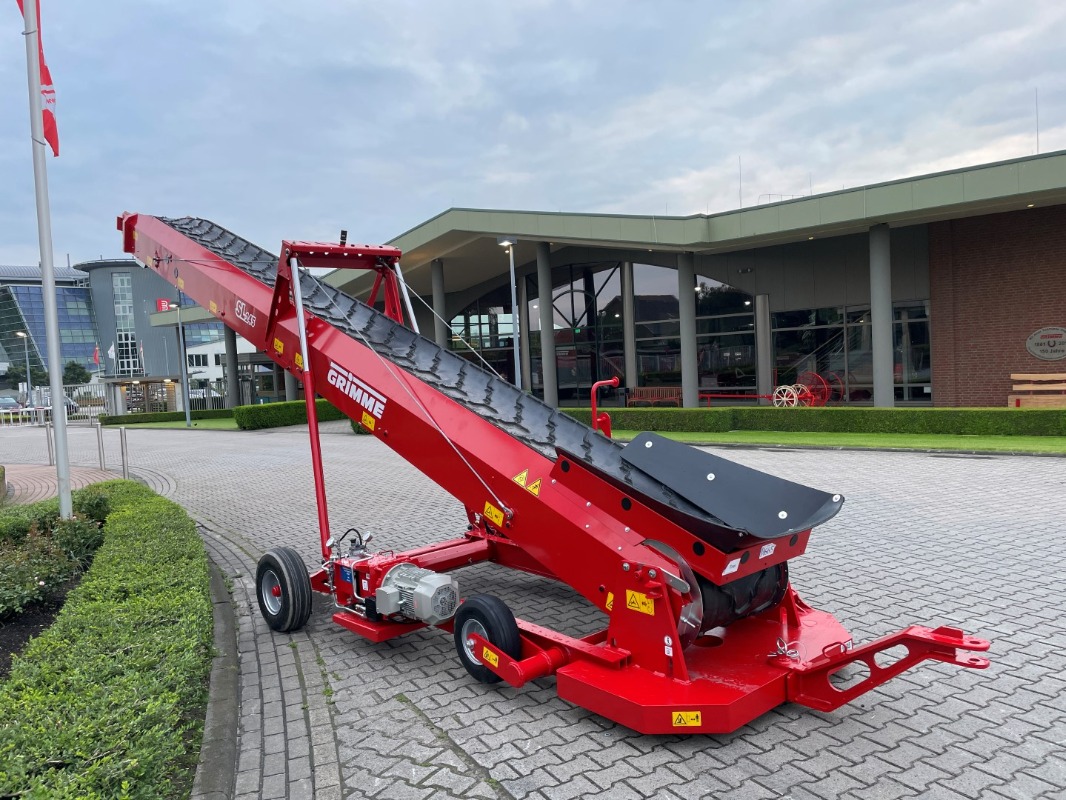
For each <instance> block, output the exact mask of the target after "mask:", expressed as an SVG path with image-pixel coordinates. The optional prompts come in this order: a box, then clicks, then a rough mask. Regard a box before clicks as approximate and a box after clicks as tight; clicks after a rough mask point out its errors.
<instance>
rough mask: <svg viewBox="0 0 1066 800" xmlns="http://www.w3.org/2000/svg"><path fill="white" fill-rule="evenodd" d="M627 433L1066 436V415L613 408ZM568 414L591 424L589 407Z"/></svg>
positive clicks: (983, 410) (618, 423)
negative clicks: (731, 431) (737, 431)
mask: <svg viewBox="0 0 1066 800" xmlns="http://www.w3.org/2000/svg"><path fill="white" fill-rule="evenodd" d="M604 410H606V411H608V412H609V413H610V415H611V424H612V427H613V428H615V429H616V430H627V431H634V430H635V431H694V432H710V433H714V432H720V431H729V430H739V431H799V432H815V433H816V432H819V431H821V432H825V433H925V434H928V433H943V434H956V435H971V436H1066V412H1063V411H1059V410H1056V409H1045V408H1032V409H1028V408H1022V409H1017V408H869V407H860V408H854V407H849V408H829V407H826V408H774V407H773V406H726V407H720V408H607V409H604ZM566 413H567V414H569V415H570V416H572V417H574V419H577V420H579V421H581V422H583V423H585V424H586V425H588V424H590V422H591V420H592V412H591V411H590V410H589V409H587V408H568V409H566Z"/></svg>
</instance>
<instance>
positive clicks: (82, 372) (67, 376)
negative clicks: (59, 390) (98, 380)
mask: <svg viewBox="0 0 1066 800" xmlns="http://www.w3.org/2000/svg"><path fill="white" fill-rule="evenodd" d="M92 379H93V376H92V375H90V374H89V370H87V369H85V367H83V366H82V365H81V364H79V363H78V362H77V361H68V362H67V363H66V364H65V365H64V366H63V383H64V384H65V385H66V386H71V385H72V384H82V383H88V382H89V381H91V380H92Z"/></svg>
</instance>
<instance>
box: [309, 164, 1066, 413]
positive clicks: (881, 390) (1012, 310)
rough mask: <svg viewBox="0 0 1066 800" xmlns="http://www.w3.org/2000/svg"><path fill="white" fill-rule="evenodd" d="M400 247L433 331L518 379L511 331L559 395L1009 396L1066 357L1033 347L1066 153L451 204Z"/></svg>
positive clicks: (992, 402)
mask: <svg viewBox="0 0 1066 800" xmlns="http://www.w3.org/2000/svg"><path fill="white" fill-rule="evenodd" d="M507 241H511V242H515V244H514V245H513V248H514V249H513V253H514V260H515V273H516V285H515V294H516V296H517V303H516V305H515V306H512V302H511V281H510V277H509V254H508V251H507V247H506V246H504V247H501V246H500V245H501V243H505V242H507ZM388 244H391V245H393V246H395V247H398V248H400V249H401V250H402V251H403V252H404V257H403V269H404V275H405V278H406V279H407V281H408V283H409V285H410V287H411V288H412V289H413V290H414V291H415V292H416V293H417V294H419V295H420V296H422V297H423V298H424V299H425V303H424V304H417V303H416V307H417V306H422V307H421V308H417V310H416V317H417V318H418V319H419V323H420V326H421V328H422V332H423V334H424V335H428V336H430V337H433V338H436V340H437V341H438V343H440V344H441V345H442V346H446V347H451V348H454V349H456V350H457V351H461V352H463V353H464V354H465V355H467V357H469V358H472V359H475V360H483V361H484V362H486V363H487V364H488V365H489V366H491V367H492V368H493V369H494V370H496V371H497V372H499V373H500V374H501V375H503V376H505V377H507V378H509V379H512V380H514V379H515V377H516V375H515V366H514V356H513V350H512V346H513V342H514V337H515V335H516V334H517V335H518V337H519V343H520V352H521V360H520V370H521V375H520V376H517V377H519V378H520V379H521V385H522V386H523V387H524V388H527V389H531V390H532V391H533V392H535V393H536V394H538V395H539V396H542V397H543V398H544V399H545V400H546V401H547V402H549V403H552V404H559V403H562V404H580V405H587V404H588V395H589V390H590V388H591V386H592V383H593V382H595V381H597V380H603V379H607V378H610V377H613V376H617V377H619V378H620V380H621V381H622V383H623V385H624V386H626V387H638V386H672V387H678V388H679V389H680V390H681V393H682V396H683V401H684V405H686V406H696V405H699V404H701V402H702V403H704V404H705V403H706V402H708V401H712V402H716V401H715V399H714V398H712V397H710V396H711V395H718V394H723V395H724V394H735V395H741V396H745V397H750V398H753V399H752V400H750V401H748V402H755V400H754V397H755V396H756V395H767V394H769V393H770V392H772V390H773V387H775V386H778V385H783V384H791V383H794V382H797V381H805V380H806V379H807V378H809V376H810V375H811V374H816V375H817V376H818V377H819V378H820V379H821V380H824V381H825V385H826V386H827V387H828V391H829V392H830V401H831V402H832V403H837V404H874V405H879V406H889V405H897V404H902V405H944V406H965V405H971V406H972V405H978V406H981V405H984V406H997V405H1003V404H1005V401H1006V395H1007V393H1008V391H1009V386H1010V383H1011V380H1010V374H1011V373H1012V372H1014V373H1040V372H1056V371H1057V372H1062V371H1063V370H1066V361H1058V362H1057V363H1056V361H1055V360H1054V359H1048V358H1047V357H1046V354H1045V355H1040V354H1038V353H1037V352H1035V351H1034V350H1033V349H1032V348H1027V341H1028V340H1029V339H1030V338H1031V337H1032V336H1033V335H1034V332H1038V331H1040V330H1043V329H1045V328H1049V329H1060V328H1061V329H1062V330H1063V332H1064V333H1066V280H1064V279H1063V278H1062V275H1063V274H1066V152H1056V153H1047V154H1041V155H1038V156H1032V157H1028V158H1022V159H1015V160H1012V161H1006V162H999V163H995V164H985V165H978V166H974V167H969V168H965V169H960V170H954V171H951V172H944V173H937V174H933V175H924V176H919V177H915V178H907V179H902V180H898V181H891V182H888V183H884V184H877V185H874V186H861V187H856V188H852V189H844V190H841V191H839V192H831V193H828V194H822V195H816V196H812V197H804V198H798V199H794V200H789V201H785V202H780V203H771V204H767V205H760V206H756V207H752V208H743V209H737V210H734V211H728V212H725V213H720V214H707V215H704V214H699V215H694V216H690V217H651V216H626V215H603V214H567V213H538V212H517V211H500V210H480V209H451V210H449V211H446V212H444V213H442V214H441V215H439V216H437V217H434V218H433V219H430V220H428V221H426V222H424V223H422V224H420V225H418V226H417V227H415V228H413V229H411V230H410V231H408V232H406V233H404V234H403V235H401V236H399V237H397V238H395V239H393V240H392V241H390V242H388ZM326 280H327V282H329V283H331V284H332V285H334V286H337V287H338V288H341V289H342V290H344V291H346V292H348V293H350V294H353V295H355V296H365V295H366V294H367V293H368V290H369V289H370V286H371V285H372V282H373V276H371V275H366V274H360V273H353V272H349V271H339V272H336V273H333V274H331V275H329V276H328V277H327V278H326ZM430 307H432V309H433V312H435V314H436V315H437V317H438V318H437V319H435V318H434V314H433V313H431V312H430V311H429V308H430ZM1063 356H1066V348H1063ZM616 401H618V400H617V398H616ZM734 402H744V400H743V399H735V400H734Z"/></svg>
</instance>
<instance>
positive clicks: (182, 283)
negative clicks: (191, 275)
mask: <svg viewBox="0 0 1066 800" xmlns="http://www.w3.org/2000/svg"><path fill="white" fill-rule="evenodd" d="M178 288H179V289H184V288H185V279H184V278H178Z"/></svg>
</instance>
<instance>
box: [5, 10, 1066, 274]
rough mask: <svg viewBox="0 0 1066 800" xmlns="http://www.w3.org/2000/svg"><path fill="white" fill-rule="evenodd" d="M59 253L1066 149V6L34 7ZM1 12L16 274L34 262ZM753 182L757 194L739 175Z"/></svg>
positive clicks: (655, 202) (673, 195) (711, 197)
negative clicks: (209, 230)
mask: <svg viewBox="0 0 1066 800" xmlns="http://www.w3.org/2000/svg"><path fill="white" fill-rule="evenodd" d="M42 3H43V5H44V9H43V13H44V20H43V22H44V28H43V30H44V41H45V52H46V55H47V57H48V62H49V66H50V67H51V70H52V75H53V78H54V80H55V85H56V89H57V94H58V115H59V131H60V139H61V148H62V150H61V156H60V158H58V159H52V158H49V163H48V167H49V182H50V189H51V198H52V210H53V230H54V247H55V252H56V261H57V263H65V260H66V256H67V254H69V256H70V258H71V260H72V261H74V262H77V261H81V260H87V259H91V258H99V257H100V256H104V257H112V256H116V255H119V254H120V253H119V247H120V243H119V239H118V235H117V232H116V231H115V229H114V219H115V216H116V215H117V214H118V213H120V212H121V211H123V210H130V211H143V212H148V213H152V214H163V215H171V216H181V215H193V216H202V217H208V218H211V219H213V220H215V221H216V222H219V223H221V224H223V225H225V226H226V227H229V228H231V229H233V230H234V231H235V232H237V233H239V234H241V235H242V236H245V237H246V238H249V239H252V240H253V241H256V242H258V243H260V244H262V245H263V246H265V247H267V248H268V249H270V250H276V249H277V246H278V244H279V242H280V240H281V239H282V238H283V237H287V238H299V239H314V238H328V239H333V238H335V236H336V234H337V231H338V230H339V229H340V228H342V227H344V228H347V229H349V231H350V238H351V239H353V240H360V241H373V242H382V241H386V240H388V239H391V238H393V237H395V236H397V235H399V234H400V233H402V232H404V231H405V230H408V229H409V228H412V227H414V226H416V225H418V224H419V223H421V222H423V221H425V220H426V219H429V218H430V217H432V216H434V215H436V214H439V213H440V212H442V211H444V210H446V209H448V208H450V207H453V206H465V207H475V208H508V209H528V210H549V211H556V210H561V211H577V212H622V213H632V214H671V215H680V214H692V213H705V212H715V211H724V210H729V209H732V208H736V207H737V205H738V203H741V202H742V203H743V205H745V206H749V205H754V204H756V203H759V202H767V201H768V200H769V199H770V198H771V196H774V197H780V196H792V195H800V194H807V193H810V192H811V191H813V192H814V193H818V192H823V191H830V190H834V189H840V188H841V187H842V186H855V185H862V184H864V183H875V182H878V181H884V180H892V179H895V178H902V177H906V176H908V175H916V174H922V173H927V172H932V171H937V170H943V169H952V168H955V167H961V166H966V165H971V164H977V163H983V162H988V161H997V160H1001V159H1008V158H1016V157H1020V156H1027V155H1031V154H1033V153H1034V152H1036V150H1037V114H1036V108H1037V103H1036V102H1035V100H1036V98H1035V97H1034V92H1038V93H1039V95H1038V96H1039V148H1040V152H1049V151H1052V150H1057V149H1066V69H1064V65H1066V62H1064V59H1063V55H1062V42H1063V41H1066V3H1063V2H1062V0H1026V1H1025V2H1018V1H1017V0H1012V1H1010V2H1000V1H999V0H987V1H982V0H973V1H972V2H930V0H900V1H899V2H891V3H889V2H879V3H860V2H844V0H839V1H837V2H833V1H831V0H806V2H799V0H794V1H793V2H785V0H766V1H765V2H757V1H756V0H747V2H743V3H742V2H739V0H735V1H734V2H712V0H703V1H702V2H697V1H696V0H687V1H683V0H677V1H676V2H674V1H668V0H655V2H651V1H650V0H646V2H628V1H627V0H600V1H599V2H592V1H591V0H588V1H587V2H581V1H580V0H573V1H571V2H562V1H558V2H557V1H554V0H506V2H500V1H499V0H496V1H495V2H489V1H488V0H486V1H485V2H459V1H458V0H456V1H455V2H450V1H449V0H421V2H415V1H414V0H411V1H410V2H405V1H404V0H389V2H381V1H380V0H379V1H378V2H365V1H361V0H313V1H312V0H308V1H307V2H293V0H285V2H280V0H223V1H222V2H219V1H218V0H214V1H213V2H208V0H184V1H183V2H174V0H137V1H136V2H133V0H102V1H101V2H95V3H86V2H84V0H42ZM21 30H22V28H21V20H19V18H18V11H17V8H16V7H15V4H14V3H11V2H9V1H8V2H0V178H2V183H0V186H2V191H0V263H35V262H36V261H37V233H36V222H35V216H34V202H33V174H32V164H31V158H30V148H29V122H28V112H27V97H26V77H25V48H24V45H23V39H22V37H21V36H20V35H19V33H20V31H21ZM738 159H739V161H740V163H741V164H742V175H743V180H742V186H741V181H740V180H738Z"/></svg>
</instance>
